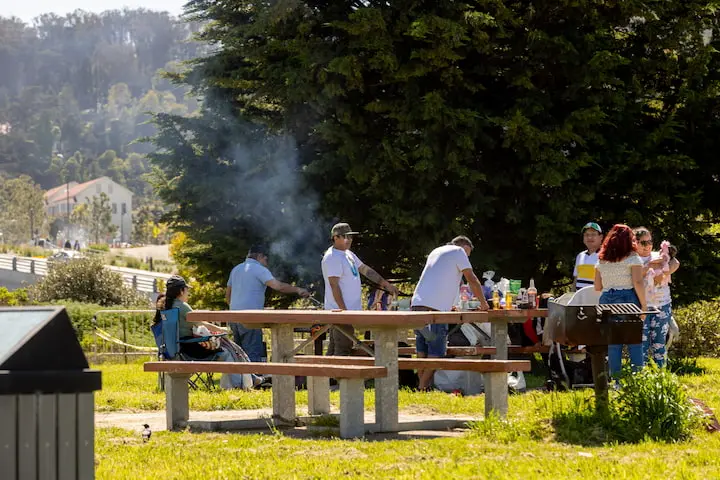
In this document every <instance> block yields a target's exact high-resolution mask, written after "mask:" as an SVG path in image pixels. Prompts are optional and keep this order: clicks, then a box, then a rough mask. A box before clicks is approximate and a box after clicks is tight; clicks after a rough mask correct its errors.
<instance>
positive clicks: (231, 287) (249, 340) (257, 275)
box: [225, 245, 310, 362]
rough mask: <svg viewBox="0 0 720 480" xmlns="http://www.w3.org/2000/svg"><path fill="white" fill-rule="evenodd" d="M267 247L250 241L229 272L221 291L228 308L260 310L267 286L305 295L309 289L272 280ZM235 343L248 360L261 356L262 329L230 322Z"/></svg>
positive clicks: (288, 292) (256, 359) (258, 358)
mask: <svg viewBox="0 0 720 480" xmlns="http://www.w3.org/2000/svg"><path fill="white" fill-rule="evenodd" d="M269 253H270V252H269V251H268V249H267V247H265V246H264V245H253V246H252V247H250V251H249V252H248V254H247V258H246V259H245V261H244V262H243V263H241V264H239V265H237V266H236V267H235V268H233V269H232V272H230V278H229V279H228V283H227V290H226V291H225V301H227V303H228V305H230V310H262V309H263V308H264V307H265V291H266V290H267V287H270V288H272V289H273V290H276V291H278V292H280V293H287V294H296V295H300V296H301V297H303V298H305V297H309V296H310V292H308V291H307V290H306V289H304V288H300V287H296V286H294V285H290V284H288V283H284V282H281V281H279V280H276V279H275V277H274V276H273V274H272V273H270V270H268V268H267V267H268V260H269ZM230 328H231V329H232V332H233V338H234V339H235V343H237V344H238V345H240V346H241V347H242V349H243V350H245V353H247V356H248V357H249V358H250V361H251V362H261V361H262V360H263V353H264V350H265V349H264V348H263V338H262V329H260V328H246V327H245V326H243V325H241V324H239V323H231V324H230Z"/></svg>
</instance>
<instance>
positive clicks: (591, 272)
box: [573, 222, 603, 290]
mask: <svg viewBox="0 0 720 480" xmlns="http://www.w3.org/2000/svg"><path fill="white" fill-rule="evenodd" d="M581 232H582V236H583V243H584V244H585V247H587V250H584V251H582V252H580V253H578V255H577V257H576V258H575V269H574V270H573V277H574V278H575V284H574V285H573V286H574V289H575V290H580V289H581V288H583V287H590V286H592V285H594V284H595V265H597V264H598V261H599V259H598V251H599V250H600V247H601V246H602V242H603V233H602V228H600V225H598V224H597V223H595V222H588V223H586V224H585V226H584V227H583V228H582V230H581Z"/></svg>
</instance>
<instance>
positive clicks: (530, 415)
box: [96, 359, 720, 479]
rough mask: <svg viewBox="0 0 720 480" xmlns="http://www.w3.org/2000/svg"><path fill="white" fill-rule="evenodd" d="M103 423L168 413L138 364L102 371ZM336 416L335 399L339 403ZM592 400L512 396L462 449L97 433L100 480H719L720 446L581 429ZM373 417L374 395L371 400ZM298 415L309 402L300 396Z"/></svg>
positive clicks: (198, 396)
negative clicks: (611, 437)
mask: <svg viewBox="0 0 720 480" xmlns="http://www.w3.org/2000/svg"><path fill="white" fill-rule="evenodd" d="M701 365H702V366H703V367H705V368H706V369H707V372H706V373H705V374H704V375H701V376H684V377H681V380H682V382H683V383H684V384H685V385H686V386H687V387H688V388H689V390H690V394H691V396H692V397H695V398H698V399H700V400H703V401H704V402H705V403H706V404H707V405H708V406H710V407H711V408H713V409H714V410H715V411H716V412H720V360H717V359H704V360H703V361H702V362H701ZM100 368H101V369H102V370H103V390H102V391H100V392H97V396H96V403H97V410H98V411H116V410H123V411H125V410H160V409H162V408H164V396H163V394H162V393H160V392H156V391H155V386H156V376H155V375H153V374H145V373H142V371H141V370H142V367H141V365H139V364H134V365H105V366H101V367H100ZM331 399H332V401H333V403H335V404H337V403H338V401H339V397H338V395H337V393H333V395H332V398H331ZM591 399H592V394H591V392H590V391H580V392H572V393H561V394H557V393H554V394H546V393H542V392H531V393H527V394H523V395H516V396H512V397H511V399H510V417H509V421H508V422H507V423H501V422H499V421H497V420H488V421H486V422H479V423H478V424H477V425H475V427H474V428H473V429H471V430H470V431H469V432H468V433H467V434H465V435H463V436H462V437H459V438H433V439H423V440H387V441H367V440H364V441H346V440H338V439H327V438H314V439H297V438H289V437H286V436H284V435H283V434H282V433H281V432H280V433H276V434H268V435H260V434H253V435H244V434H217V433H204V434H199V433H192V434H191V433H187V432H179V433H174V432H155V433H154V434H153V437H152V440H151V441H150V442H149V443H147V444H143V443H142V441H141V440H140V435H139V433H138V432H134V431H128V430H122V429H117V428H108V429H98V430H97V431H96V434H97V441H96V457H97V477H98V478H100V479H103V478H105V479H140V478H163V479H194V478H199V479H236V478H253V479H255V478H318V479H319V478H335V477H338V476H341V475H342V476H349V477H351V478H378V477H386V478H441V477H442V478H493V479H504V478H562V477H570V476H572V477H580V476H582V477H585V478H605V477H609V476H612V477H613V479H646V478H648V477H651V476H652V477H661V478H682V479H694V478H697V479H705V478H708V479H712V478H720V434H708V433H705V432H704V431H701V430H698V431H697V433H696V434H695V435H694V437H693V438H692V439H691V440H689V441H687V442H682V443H678V444H665V443H658V442H652V441H646V442H643V443H641V444H634V445H630V444H617V443H608V442H606V441H605V439H604V434H603V432H602V431H598V430H597V429H594V428H589V427H587V426H584V425H583V424H582V419H583V415H582V413H583V412H585V411H586V409H587V405H588V403H589V402H590V401H591ZM365 400H366V407H367V408H368V409H369V408H372V406H373V402H374V395H373V392H372V391H368V392H366V398H365ZM297 401H298V404H300V405H302V404H306V403H307V395H306V394H305V392H300V393H298V395H297ZM190 404H191V409H194V410H214V409H255V408H264V407H269V406H270V405H271V395H270V392H263V391H255V392H249V393H242V392H192V393H191V394H190ZM400 408H401V410H402V411H406V412H422V413H432V412H437V413H440V414H465V415H481V414H482V412H483V411H484V399H483V397H482V396H477V397H456V396H452V395H448V394H445V393H437V392H436V393H429V394H427V393H416V392H410V391H402V392H401V393H400Z"/></svg>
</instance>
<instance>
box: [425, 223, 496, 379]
mask: <svg viewBox="0 0 720 480" xmlns="http://www.w3.org/2000/svg"><path fill="white" fill-rule="evenodd" d="M473 248H474V247H473V244H472V242H471V241H470V239H469V238H467V237H464V236H460V237H455V238H454V239H453V240H452V242H450V243H449V244H447V245H443V246H442V247H438V248H436V249H435V250H433V251H432V252H430V255H428V259H427V262H426V263H425V268H424V269H423V272H422V275H420V281H419V282H418V284H417V286H416V287H415V292H414V294H413V297H412V301H411V306H412V310H414V311H422V312H434V311H436V312H449V311H450V310H451V309H452V306H453V302H454V301H455V298H456V297H457V294H458V289H459V287H460V280H461V279H462V277H463V276H464V277H465V280H466V281H467V283H468V284H469V285H470V289H471V290H472V292H473V294H475V296H476V297H477V298H478V300H480V309H481V310H488V309H489V308H490V307H489V306H488V303H487V301H485V295H484V294H483V291H482V285H481V284H480V280H478V278H477V276H476V275H475V272H474V271H473V269H472V265H470V259H469V256H470V253H472V251H473ZM447 335H448V326H447V324H432V325H429V326H427V327H425V328H424V329H423V330H421V331H420V330H418V331H416V336H415V341H416V343H415V345H416V346H415V349H416V351H417V356H418V358H427V357H430V358H442V357H444V356H445V354H446V352H447ZM434 373H435V370H430V369H426V370H420V371H418V376H419V378H420V383H419V385H418V387H419V388H420V390H428V389H430V387H431V384H432V379H433V374H434Z"/></svg>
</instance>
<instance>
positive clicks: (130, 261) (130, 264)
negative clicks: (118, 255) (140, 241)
mask: <svg viewBox="0 0 720 480" xmlns="http://www.w3.org/2000/svg"><path fill="white" fill-rule="evenodd" d="M125 266H126V267H127V268H134V269H135V270H141V269H143V262H142V260H140V259H139V258H135V257H125ZM145 270H147V267H146V268H145Z"/></svg>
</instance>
